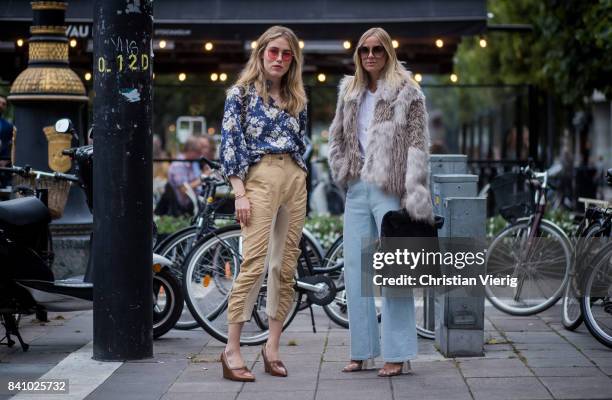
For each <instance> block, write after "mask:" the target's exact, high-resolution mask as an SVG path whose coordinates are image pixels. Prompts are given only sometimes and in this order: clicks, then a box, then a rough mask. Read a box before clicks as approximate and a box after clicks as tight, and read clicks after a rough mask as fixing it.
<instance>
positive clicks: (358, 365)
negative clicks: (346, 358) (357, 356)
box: [342, 360, 363, 372]
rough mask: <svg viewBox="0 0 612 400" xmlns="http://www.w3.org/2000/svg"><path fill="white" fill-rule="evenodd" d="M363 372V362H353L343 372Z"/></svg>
mask: <svg viewBox="0 0 612 400" xmlns="http://www.w3.org/2000/svg"><path fill="white" fill-rule="evenodd" d="M357 371H363V361H362V360H351V361H350V362H349V363H348V364H346V365H345V366H344V368H342V372H357Z"/></svg>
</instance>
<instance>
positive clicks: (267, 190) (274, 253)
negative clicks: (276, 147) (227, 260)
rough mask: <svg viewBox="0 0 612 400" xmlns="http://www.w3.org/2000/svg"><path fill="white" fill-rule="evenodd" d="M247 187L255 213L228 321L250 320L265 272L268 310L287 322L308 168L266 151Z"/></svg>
mask: <svg viewBox="0 0 612 400" xmlns="http://www.w3.org/2000/svg"><path fill="white" fill-rule="evenodd" d="M245 189H246V197H247V198H248V199H249V202H250V204H251V217H250V219H249V221H248V226H245V225H242V239H243V240H242V242H243V243H242V247H243V261H242V264H241V265H240V272H239V273H238V276H237V277H236V280H235V281H234V285H233V286H232V290H231V293H230V296H229V304H228V313H227V315H228V322H229V323H240V322H246V321H248V320H250V319H251V314H252V312H253V307H254V305H255V301H256V300H257V296H258V294H259V291H260V289H261V285H262V283H263V280H264V278H265V276H266V272H267V273H268V279H267V296H268V297H267V301H266V314H268V316H269V317H271V318H274V319H276V320H281V321H284V320H285V317H286V315H287V312H288V311H289V308H290V306H291V304H292V302H293V294H294V289H293V285H294V275H295V270H296V266H297V259H298V257H299V255H300V248H299V243H300V239H301V237H302V228H303V227H304V219H305V218H306V172H305V171H304V170H303V169H301V168H300V167H299V166H298V165H297V164H296V163H295V161H293V159H292V158H291V156H289V155H288V154H268V155H265V156H264V157H263V158H262V159H261V161H259V162H258V163H257V164H255V165H252V166H251V167H250V168H249V172H248V174H247V177H246V180H245Z"/></svg>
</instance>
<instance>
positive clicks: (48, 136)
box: [8, 1, 91, 233]
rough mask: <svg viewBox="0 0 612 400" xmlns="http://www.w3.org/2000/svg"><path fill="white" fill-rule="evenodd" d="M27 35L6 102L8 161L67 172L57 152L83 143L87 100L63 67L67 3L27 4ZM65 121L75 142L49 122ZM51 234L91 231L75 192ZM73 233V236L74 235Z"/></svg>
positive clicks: (81, 198) (78, 83)
mask: <svg viewBox="0 0 612 400" xmlns="http://www.w3.org/2000/svg"><path fill="white" fill-rule="evenodd" d="M31 4H32V11H33V21H32V26H31V27H30V33H31V34H32V36H31V38H30V40H29V57H28V67H27V68H26V69H25V70H24V71H23V72H22V73H21V74H19V76H18V77H17V79H15V82H13V85H12V86H11V91H10V95H9V97H8V100H9V101H10V102H11V103H12V104H13V106H14V108H15V126H16V127H17V134H16V135H15V141H14V147H15V156H14V158H15V159H14V162H15V164H16V165H19V166H24V165H26V164H28V165H30V166H32V167H33V168H35V169H40V170H47V171H48V170H52V171H57V172H67V171H69V170H70V169H71V161H70V158H68V157H66V156H62V154H61V151H62V150H63V149H65V148H68V147H71V146H78V145H79V141H80V142H81V144H82V143H84V142H85V138H84V134H85V131H86V129H85V127H84V125H83V119H84V118H83V115H84V114H83V113H84V111H85V107H86V105H87V101H88V97H87V95H86V91H85V86H84V85H83V82H82V81H81V79H80V78H79V77H78V76H77V74H76V73H75V72H74V71H72V70H71V69H70V67H69V65H68V47H69V45H68V38H67V37H66V26H65V23H64V16H65V12H66V8H67V5H68V4H67V3H66V2H62V1H33V2H32V3H31ZM60 118H70V119H71V120H72V122H73V123H74V126H75V128H76V129H77V132H79V134H81V135H82V137H81V139H80V140H79V141H77V140H76V139H73V138H72V137H71V136H70V135H67V134H60V133H57V132H55V129H54V128H53V126H54V124H55V121H56V120H58V119H60ZM54 225H55V227H54V229H55V230H59V231H64V232H66V231H71V232H72V233H77V232H78V233H82V232H84V231H88V230H90V228H91V214H90V213H89V210H88V208H87V207H86V205H85V200H84V196H83V194H82V193H81V191H80V190H79V188H76V187H73V188H72V189H71V193H70V196H69V198H68V203H67V205H66V209H65V211H64V215H63V217H62V218H61V219H59V220H58V221H56V223H55V224H54ZM75 231H76V232H75Z"/></svg>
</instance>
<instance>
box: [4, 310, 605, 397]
mask: <svg viewBox="0 0 612 400" xmlns="http://www.w3.org/2000/svg"><path fill="white" fill-rule="evenodd" d="M486 310H487V311H486V325H485V339H486V344H485V356H484V357H477V358H454V359H445V358H444V357H443V356H442V355H441V354H440V353H439V352H438V351H437V350H436V348H435V347H434V343H433V341H430V340H425V339H419V356H418V358H417V359H416V360H414V361H413V362H412V366H413V371H412V373H410V374H405V375H402V376H399V377H393V378H379V377H377V376H376V370H372V371H364V372H359V373H352V374H346V373H342V372H340V369H341V367H342V366H343V365H344V363H345V362H346V361H347V358H348V332H347V331H346V330H344V329H342V328H339V327H337V326H336V325H334V324H333V323H332V322H330V321H329V319H328V318H327V317H326V315H325V314H324V313H323V312H322V310H321V309H317V310H316V312H315V319H316V326H317V330H318V332H317V333H316V334H314V333H313V332H312V327H311V323H310V315H309V314H308V312H307V311H304V312H301V313H300V314H298V316H297V317H296V319H295V320H294V322H293V323H292V324H291V326H290V327H289V328H288V330H287V331H286V332H285V334H284V335H283V346H282V349H281V353H282V355H283V361H284V362H285V364H286V365H287V367H288V370H289V377H288V378H285V379H283V378H273V377H271V376H269V375H267V374H265V373H264V371H263V365H262V361H261V357H260V356H259V351H260V348H259V347H247V348H244V354H245V357H246V359H247V361H248V364H249V366H250V367H251V368H252V370H253V371H254V373H255V374H256V376H257V381H256V382H255V383H246V384H242V383H237V382H230V381H227V380H224V379H222V378H221V365H220V364H219V362H218V357H219V354H220V353H221V350H222V348H223V345H222V344H221V343H220V342H218V341H216V340H214V339H212V338H210V337H209V336H208V335H207V334H205V333H204V332H203V331H202V330H193V331H176V330H175V331H172V332H170V333H169V334H167V335H166V336H165V337H164V338H162V339H161V340H158V341H156V342H155V357H154V358H153V359H150V360H143V361H137V362H125V363H122V364H118V367H116V369H114V370H113V372H112V373H111V374H110V375H109V376H108V377H106V376H104V377H102V379H101V381H100V382H99V383H96V384H95V385H94V386H93V387H91V382H92V381H95V379H93V378H95V377H87V376H79V374H78V373H76V374H74V373H73V375H74V376H66V378H68V379H70V385H71V387H74V388H76V389H75V390H72V389H71V393H70V395H69V396H64V397H61V398H70V399H77V398H79V399H82V398H86V399H88V400H93V399H127V400H129V399H147V400H150V399H164V400H166V399H168V400H169V399H176V400H179V399H214V400H225V399H227V400H245V399H253V400H256V399H257V400H258V399H261V400H264V399H265V400H271V399H291V400H302V399H307V400H326V399H330V400H342V399H350V400H360V399H367V400H371V399H375V400H386V399H392V400H399V399H419V400H428V399H449V400H450V399H486V400H494V399H586V398H589V399H612V350H610V349H608V348H606V347H604V346H603V345H601V344H600V343H599V342H597V341H596V340H595V339H594V338H593V337H592V336H591V335H590V334H589V333H588V331H587V330H586V329H585V328H584V327H581V328H579V329H578V330H577V331H576V332H569V331H567V330H565V329H564V328H563V326H562V325H561V323H560V309H559V307H558V306H555V307H553V308H552V309H550V310H548V311H546V312H544V313H541V314H540V315H537V316H532V317H511V316H507V315H505V314H503V313H501V312H499V311H497V310H495V309H494V308H492V307H487V308H486ZM22 325H23V328H22V332H23V334H24V338H25V340H26V341H27V342H29V343H30V344H31V345H32V346H31V348H30V351H29V352H27V353H23V352H22V351H21V349H20V348H19V347H18V346H16V347H14V348H12V349H9V348H7V347H5V346H0V377H2V380H6V379H9V378H10V377H15V378H20V379H21V380H24V379H37V378H39V377H41V376H43V375H44V374H46V373H47V372H48V371H50V370H52V369H53V368H54V367H56V366H57V364H58V363H60V361H62V360H64V359H65V358H66V357H69V356H72V355H74V354H76V353H74V352H76V351H77V350H78V349H80V348H82V347H83V346H85V345H87V344H88V343H89V342H91V339H92V327H91V325H92V314H91V312H81V313H62V314H57V313H56V314H50V322H49V323H45V324H41V323H39V322H37V321H35V320H33V318H32V317H31V316H30V317H25V320H24V321H23V322H22ZM85 350H87V348H85ZM82 351H83V350H81V353H82ZM71 354H72V355H71ZM67 360H68V359H67ZM92 362H93V361H92ZM381 365H382V363H381ZM56 369H57V368H56ZM88 382H89V383H90V387H89V388H87V383H88ZM85 388H87V389H85ZM2 389H5V388H0V400H4V399H8V398H11V396H10V395H8V394H6V390H5V391H4V392H3V391H2ZM2 393H4V394H2ZM16 398H17V399H20V398H28V397H24V396H23V394H22V395H20V396H16ZM31 398H35V399H43V398H50V399H57V398H60V397H58V396H57V395H46V396H45V395H35V396H32V397H31Z"/></svg>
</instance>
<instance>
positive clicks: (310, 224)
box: [305, 214, 343, 250]
mask: <svg viewBox="0 0 612 400" xmlns="http://www.w3.org/2000/svg"><path fill="white" fill-rule="evenodd" d="M342 222H343V221H342V216H337V215H328V214H313V215H311V216H310V217H308V218H307V219H306V224H305V226H306V229H308V230H309V231H310V232H312V233H313V234H314V235H315V237H316V238H317V239H318V240H319V241H320V242H321V246H322V247H323V249H326V250H327V249H329V247H330V246H331V245H332V244H333V243H334V241H336V239H337V238H338V236H340V235H342Z"/></svg>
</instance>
